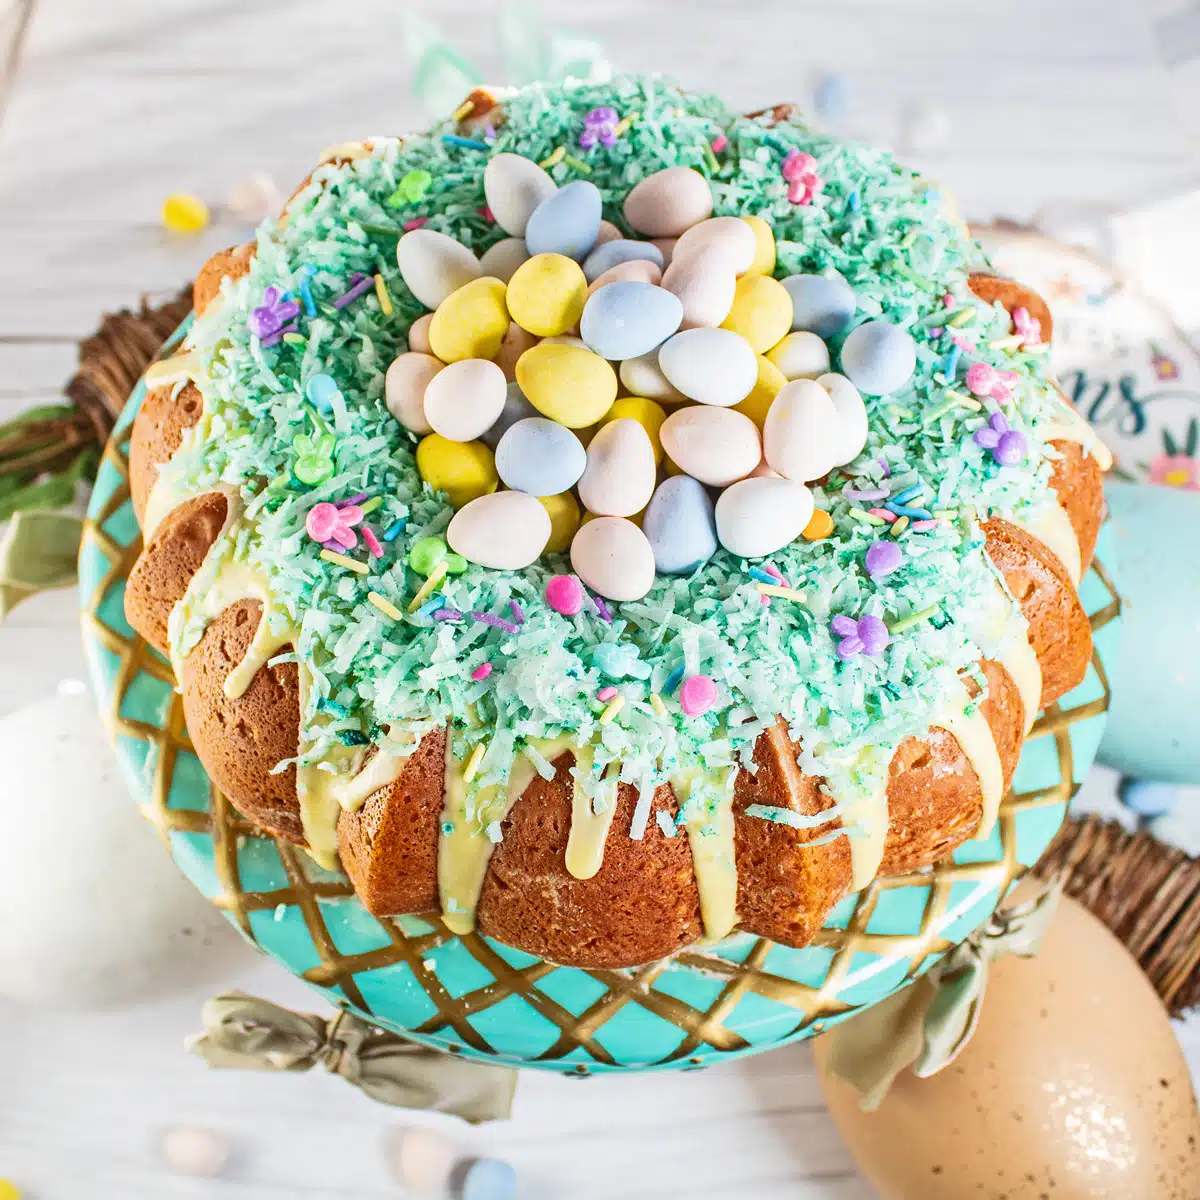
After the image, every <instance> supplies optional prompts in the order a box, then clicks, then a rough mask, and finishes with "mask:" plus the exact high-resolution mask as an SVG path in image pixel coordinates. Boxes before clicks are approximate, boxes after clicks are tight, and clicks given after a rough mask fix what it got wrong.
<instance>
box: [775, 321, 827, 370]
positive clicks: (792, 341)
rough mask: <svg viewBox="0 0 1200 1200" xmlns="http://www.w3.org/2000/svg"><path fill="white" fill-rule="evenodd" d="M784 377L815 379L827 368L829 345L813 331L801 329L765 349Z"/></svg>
mask: <svg viewBox="0 0 1200 1200" xmlns="http://www.w3.org/2000/svg"><path fill="white" fill-rule="evenodd" d="M767 357H768V358H769V359H770V360H771V361H772V362H773V363H774V364H775V365H776V366H777V367H778V368H779V369H780V371H782V372H783V376H784V378H785V379H816V377H817V376H818V375H823V374H824V373H825V372H826V371H828V370H829V347H828V346H826V345H825V343H824V342H823V341H822V340H821V339H820V338H819V337H817V335H816V334H815V333H809V332H808V331H807V330H801V331H800V332H799V333H789V334H788V335H787V337H785V338H784V339H783V341H782V342H779V343H778V345H775V346H772V347H771V349H770V350H768V351H767Z"/></svg>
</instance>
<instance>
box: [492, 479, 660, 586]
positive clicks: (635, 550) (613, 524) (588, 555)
mask: <svg viewBox="0 0 1200 1200" xmlns="http://www.w3.org/2000/svg"><path fill="white" fill-rule="evenodd" d="M514 494H516V493H514ZM571 567H572V568H573V569H574V571H575V574H576V575H578V576H579V578H580V579H582V580H583V582H584V583H585V584H587V586H588V587H590V588H591V589H592V591H594V592H599V593H600V595H601V596H605V597H607V598H608V599H609V600H618V601H621V600H640V599H641V598H642V597H643V596H644V595H645V594H646V593H647V592H648V591H649V590H650V589H651V588H652V587H653V586H654V551H653V550H651V548H650V543H649V542H648V541H647V540H646V535H645V534H644V533H643V532H642V531H641V530H640V529H639V528H638V527H637V526H636V525H635V524H634V523H633V522H632V521H629V520H626V519H625V518H624V517H596V518H595V520H592V521H588V522H587V524H586V525H581V526H580V527H579V532H578V533H577V534H576V535H575V540H574V541H573V542H572V543H571Z"/></svg>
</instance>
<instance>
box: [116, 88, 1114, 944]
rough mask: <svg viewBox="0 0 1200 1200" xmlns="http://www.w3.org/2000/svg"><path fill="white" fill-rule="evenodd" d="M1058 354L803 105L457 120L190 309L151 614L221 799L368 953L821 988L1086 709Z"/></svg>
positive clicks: (239, 259) (875, 154)
mask: <svg viewBox="0 0 1200 1200" xmlns="http://www.w3.org/2000/svg"><path fill="white" fill-rule="evenodd" d="M1050 334H1051V321H1050V314H1049V312H1048V311H1047V309H1046V306H1045V304H1044V303H1043V302H1042V301H1041V299H1040V298H1039V297H1038V296H1036V295H1034V294H1033V293H1031V292H1029V291H1028V290H1027V289H1025V288H1023V287H1021V286H1020V285H1019V284H1017V283H1015V282H1013V281H1011V280H1008V279H1002V278H998V277H996V276H995V275H994V274H992V273H991V272H990V271H989V268H988V264H987V262H986V260H985V259H984V258H983V255H982V253H981V251H980V250H979V249H978V247H977V246H976V245H975V244H974V242H973V241H972V240H971V238H970V236H969V234H968V233H967V231H966V230H965V228H964V227H963V226H962V224H961V222H960V221H959V219H958V218H957V216H956V215H954V210H953V204H952V202H951V201H950V200H949V198H948V197H947V195H946V194H945V193H944V192H942V191H940V190H939V189H938V188H937V187H936V186H935V185H933V184H931V183H929V182H928V181H926V180H924V179H922V178H921V177H920V176H918V175H917V174H915V173H914V172H912V171H910V170H906V169H905V168H903V167H900V166H898V165H897V164H896V163H895V162H894V161H893V160H892V159H891V158H890V157H889V156H888V155H887V154H885V153H883V152H880V151H876V150H872V149H868V148H864V147H861V146H857V145H852V144H848V143H845V142H843V141H841V140H839V139H836V138H833V137H831V136H828V135H826V134H824V133H821V132H818V131H815V130H813V129H810V128H808V127H807V126H806V125H805V124H804V122H803V121H802V120H801V119H800V118H799V117H798V115H796V114H795V113H793V111H792V110H791V109H790V108H788V107H786V106H784V107H780V108H776V109H772V110H769V111H765V112H762V113H757V114H752V115H750V116H736V115H734V114H731V113H730V112H728V111H727V110H726V109H725V108H724V106H723V105H722V104H721V103H720V102H719V101H718V100H716V99H715V98H712V97H709V96H696V95H690V94H687V93H685V92H683V91H681V90H679V89H678V88H676V87H674V86H672V85H669V84H667V83H664V82H663V81H661V80H658V79H654V78H642V77H623V78H618V79H616V80H615V81H613V82H610V83H606V84H603V85H592V84H578V83H572V84H566V85H561V86H533V87H528V88H525V89H522V90H519V91H514V92H511V93H509V94H498V93H497V94H492V93H489V92H486V91H483V90H478V91H476V92H474V93H472V95H471V96H469V97H468V98H467V99H466V101H465V102H464V103H463V104H462V106H461V107H460V108H459V109H458V110H457V111H456V112H455V113H454V114H453V116H452V117H451V118H450V119H449V120H448V121H446V122H444V123H442V124H440V125H438V126H437V127H436V128H435V129H433V130H432V131H431V132H430V133H428V134H423V135H420V136H415V137H405V138H373V139H369V140H368V141H365V142H361V143H354V144H350V145H344V146H339V147H335V148H333V149H332V150H330V151H328V152H326V154H325V155H324V156H323V158H322V160H321V163H320V165H319V166H318V167H317V169H316V170H315V171H313V173H312V174H311V175H310V176H309V178H308V179H307V180H306V181H305V182H304V183H303V185H302V186H301V187H300V188H299V190H298V191H297V192H296V193H295V194H294V195H293V196H292V198H291V199H290V200H289V201H288V203H287V205H286V207H285V208H284V210H283V212H282V214H281V215H280V217H279V218H278V219H277V220H275V221H268V222H266V223H265V224H264V225H263V226H262V227H261V228H260V229H259V230H258V232H257V235H256V237H255V240H254V241H253V242H252V243H251V244H250V245H247V246H242V247H238V248H235V249H232V250H229V251H226V252H224V253H222V254H218V255H217V256H216V257H215V258H213V259H212V260H210V261H209V262H208V263H207V264H206V265H205V266H204V267H203V269H202V270H201V271H200V274H199V276H198V277H197V279H196V284H195V313H194V320H193V323H192V324H191V326H190V328H189V329H188V331H187V334H186V338H185V339H184V341H183V342H182V343H181V345H180V346H179V348H178V349H177V350H176V351H175V353H174V354H173V356H172V357H169V358H166V359H164V360H162V361H161V362H159V363H157V364H155V365H154V366H153V367H152V368H151V370H150V371H149V372H148V374H147V379H146V383H147V389H148V390H147V394H146V397H145V401H144V403H143V404H142V406H141V409H140V411H139V412H138V414H137V417H136V420H135V422H134V425H133V430H132V442H131V447H130V488H131V492H132V500H133V505H134V509H135V512H136V515H137V517H138V520H139V522H140V525H141V529H142V533H143V539H144V549H143V550H142V552H141V555H140V557H139V558H138V560H137V563H136V566H135V567H134V569H133V571H132V574H131V575H130V578H129V582H128V587H127V590H126V611H127V614H128V618H129V621H130V623H131V624H132V625H133V627H134V628H135V629H136V630H137V631H138V633H139V634H140V635H141V636H142V637H143V638H145V640H146V641H147V642H148V643H150V644H151V645H152V646H153V647H155V648H156V649H157V650H159V651H160V652H162V653H163V654H167V655H169V656H170V660H171V663H172V665H173V668H174V671H175V675H176V678H177V680H178V685H179V688H180V690H181V692H182V696H183V707H184V713H185V716H186V720H187V728H188V731H189V734H190V736H191V739H192V742H193V744H194V746H195V749H196V752H197V754H198V755H199V757H200V759H201V760H202V762H203V764H204V766H205V768H206V769H207V771H208V773H209V775H210V776H211V778H212V780H213V782H214V783H215V785H216V786H217V787H218V788H220V789H221V790H222V791H223V792H224V793H225V794H226V795H227V796H228V797H229V799H230V801H231V802H232V804H233V805H234V806H235V807H236V808H237V809H239V810H240V811H241V812H242V813H243V814H244V815H245V816H246V817H248V818H250V819H251V820H253V821H254V822H256V823H257V824H258V825H260V826H261V827H262V828H263V829H264V830H266V831H268V832H269V833H270V834H272V835H274V836H276V837H279V838H283V839H287V840H288V841H290V842H294V843H296V844H298V845H300V846H303V847H305V848H306V849H307V850H308V851H309V852H310V853H311V854H312V856H313V857H314V858H315V859H316V860H317V861H318V862H319V863H321V864H323V865H324V866H327V867H334V866H336V865H337V864H338V862H339V861H340V865H341V868H342V869H343V870H344V871H345V873H346V874H347V875H348V876H349V878H350V880H351V881H352V883H353V885H354V888H355V890H356V892H357V894H358V896H359V897H360V898H361V900H362V903H363V904H364V905H365V906H366V907H367V908H368V909H369V910H370V911H371V912H372V913H374V914H376V915H377V916H384V917H386V916H393V915H398V914H416V913H423V914H436V915H437V916H439V917H440V919H441V920H442V921H444V922H445V924H446V925H447V926H448V927H449V928H450V929H451V930H452V931H454V932H460V933H461V932H467V931H469V930H472V929H476V928H477V929H478V930H480V931H481V932H482V933H484V934H487V935H490V936H491V937H493V938H495V939H497V940H499V941H500V942H502V943H505V944H506V945H508V946H511V947H515V948H517V949H518V950H521V951H525V952H528V953H530V954H534V955H540V956H544V957H545V958H547V959H550V960H552V961H554V962H557V963H561V964H567V965H578V966H583V967H595V968H598V967H621V966H630V965H634V964H640V963H645V962H648V961H652V960H655V959H658V958H661V957H664V956H667V955H670V954H672V953H674V952H676V951H678V950H680V949H681V948H682V947H685V946H687V945H688V944H690V943H693V942H696V941H697V940H698V939H702V938H703V939H710V940H711V939H719V938H722V937H724V936H726V935H728V934H729V933H731V932H732V931H734V930H735V929H742V930H746V931H749V932H751V933H753V934H756V935H760V936H765V937H768V938H772V939H775V940H777V941H779V942H781V943H784V944H786V945H789V946H803V945H805V944H806V943H808V942H809V941H810V940H811V939H812V938H813V936H814V934H815V932H816V931H817V930H818V929H819V928H820V927H821V925H822V924H823V922H824V921H825V919H826V917H827V915H828V914H829V912H830V910H831V909H832V908H833V906H834V905H835V904H837V902H838V901H839V900H841V899H842V898H843V896H845V895H846V894H847V893H848V892H849V891H851V890H854V889H859V888H862V887H864V886H866V885H867V884H869V883H870V882H871V881H872V880H873V879H874V878H875V877H876V876H890V875H897V874H901V873H908V872H914V871H918V870H920V869H922V868H925V867H928V866H929V865H930V864H932V863H934V862H935V861H936V860H938V859H939V858H941V857H942V856H944V855H946V854H948V853H949V852H951V851H952V850H954V849H955V847H957V846H958V845H960V844H961V843H962V842H963V841H964V840H966V839H968V838H971V837H978V836H985V835H987V834H988V833H989V832H990V831H991V829H992V828H993V826H994V824H995V822H996V821H997V814H998V809H999V805H1000V801H1001V797H1002V796H1003V794H1004V792H1005V791H1006V789H1007V787H1008V784H1009V781H1010V778H1011V776H1012V773H1013V770H1014V767H1015V764H1016V761H1017V757H1018V754H1019V752H1020V749H1021V745H1022V741H1023V739H1024V737H1025V735H1026V733H1027V732H1028V731H1029V729H1030V727H1031V726H1032V724H1033V721H1034V717H1035V715H1036V713H1037V711H1038V710H1039V708H1040V707H1042V706H1044V705H1047V704H1049V703H1051V702H1053V701H1054V700H1056V699H1057V698H1058V697H1060V696H1061V695H1063V694H1064V693H1065V692H1066V691H1068V690H1069V689H1070V688H1072V687H1074V686H1075V685H1076V684H1077V683H1079V682H1080V680H1081V679H1082V678H1083V675H1084V671H1085V669H1086V666H1087V664H1088V661H1089V658H1090V652H1091V640H1090V630H1089V624H1088V619H1087V616H1086V615H1085V613H1084V610H1083V608H1082V607H1081V605H1080V602H1079V598H1078V596H1077V594H1076V586H1077V584H1078V583H1079V579H1080V575H1081V573H1082V571H1083V570H1085V569H1086V568H1087V565H1088V563H1089V560H1090V558H1091V555H1092V551H1093V547H1094V545H1095V541H1096V535H1097V529H1098V525H1099V522H1100V519H1101V515H1102V503H1103V501H1102V493H1101V471H1102V469H1104V468H1105V467H1106V465H1107V454H1106V452H1105V450H1104V448H1103V446H1102V445H1101V444H1100V443H1099V442H1098V441H1097V440H1096V439H1095V437H1094V436H1093V435H1092V433H1091V431H1090V429H1089V428H1088V426H1087V425H1086V424H1085V423H1084V422H1083V421H1082V420H1081V419H1080V418H1079V417H1077V416H1076V415H1075V413H1074V412H1073V410H1072V409H1071V407H1070V406H1069V404H1068V403H1067V401H1066V400H1065V398H1064V397H1063V396H1062V395H1061V394H1060V393H1059V391H1058V389H1057V387H1056V385H1055V382H1054V380H1053V378H1052V377H1051V375H1050V374H1049V373H1048V367H1047V350H1048V341H1049V338H1050Z"/></svg>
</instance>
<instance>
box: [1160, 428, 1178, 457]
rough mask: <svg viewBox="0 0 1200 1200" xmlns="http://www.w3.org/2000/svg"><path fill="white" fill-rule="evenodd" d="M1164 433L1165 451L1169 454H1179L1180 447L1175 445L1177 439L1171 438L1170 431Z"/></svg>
mask: <svg viewBox="0 0 1200 1200" xmlns="http://www.w3.org/2000/svg"><path fill="white" fill-rule="evenodd" d="M1162 433H1163V449H1164V450H1165V451H1166V452H1167V453H1168V454H1178V453H1179V447H1178V446H1177V445H1176V444H1175V439H1174V438H1173V437H1172V436H1171V431H1170V430H1169V429H1164V430H1163V431H1162Z"/></svg>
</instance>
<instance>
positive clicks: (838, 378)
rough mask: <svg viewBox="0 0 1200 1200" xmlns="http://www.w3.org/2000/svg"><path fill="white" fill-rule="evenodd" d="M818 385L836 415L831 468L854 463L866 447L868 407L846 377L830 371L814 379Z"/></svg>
mask: <svg viewBox="0 0 1200 1200" xmlns="http://www.w3.org/2000/svg"><path fill="white" fill-rule="evenodd" d="M817 383H818V384H820V386H821V387H823V388H824V389H825V390H826V391H827V392H828V393H829V398H830V400H832V401H833V411H834V412H835V413H837V428H836V430H835V432H834V439H833V465H834V466H835V467H840V466H844V465H845V464H846V463H848V462H853V461H854V459H856V458H857V457H858V456H859V455H860V454H861V453H862V452H863V447H864V446H865V445H866V444H867V407H866V405H865V404H863V398H862V396H860V395H859V394H858V388H856V387H855V386H854V384H852V383H851V382H850V380H848V379H847V378H846V377H845V375H839V374H837V372H836V371H830V372H829V373H828V374H825V375H818V376H817Z"/></svg>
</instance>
